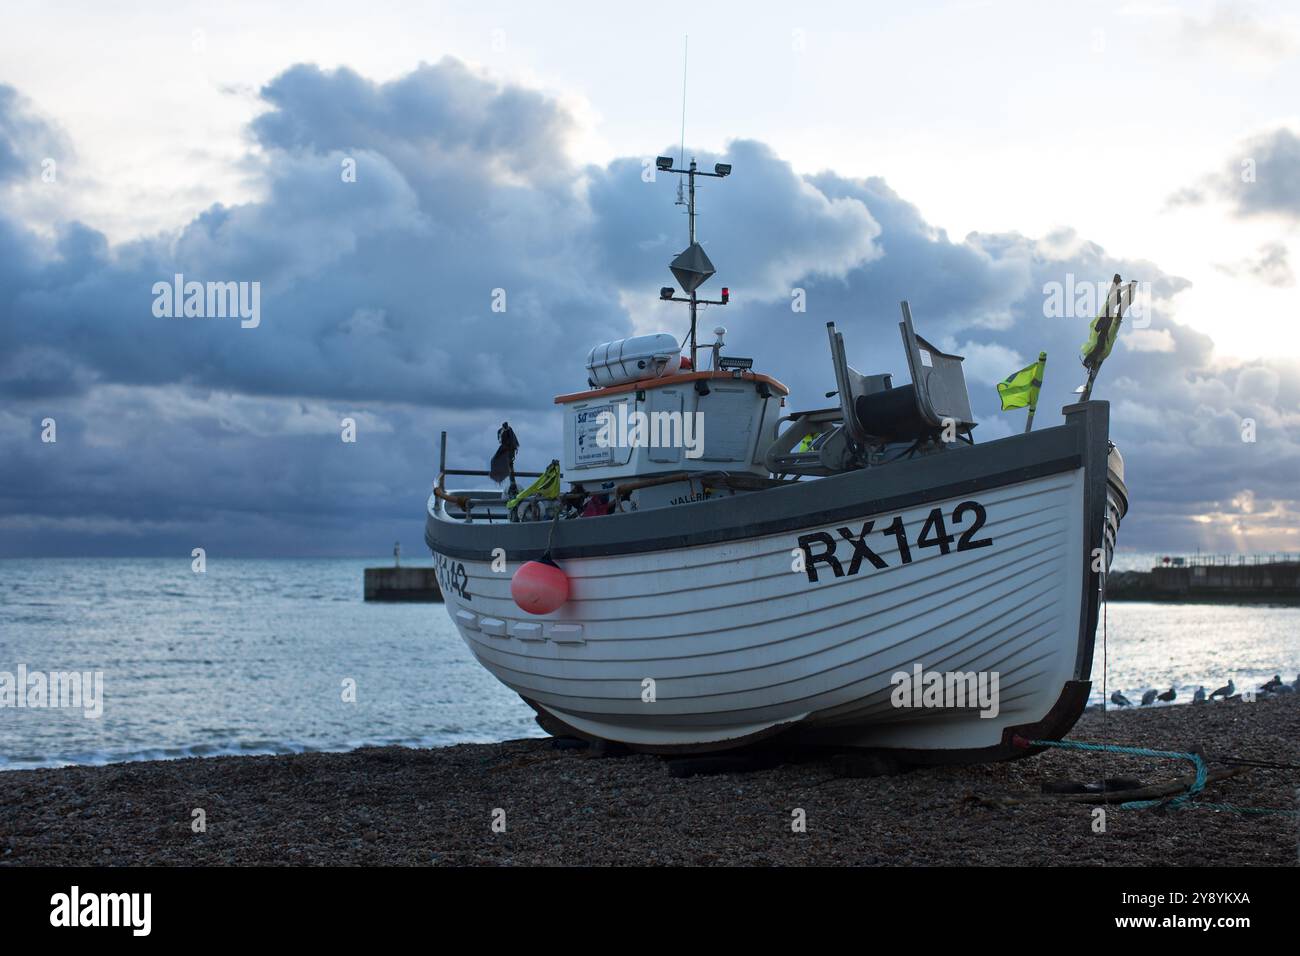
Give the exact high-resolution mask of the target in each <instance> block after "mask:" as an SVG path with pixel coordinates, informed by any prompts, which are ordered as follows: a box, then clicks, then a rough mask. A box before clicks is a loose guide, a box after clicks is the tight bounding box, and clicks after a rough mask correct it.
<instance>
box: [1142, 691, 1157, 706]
mask: <svg viewBox="0 0 1300 956" xmlns="http://www.w3.org/2000/svg"><path fill="white" fill-rule="evenodd" d="M1155 702H1156V689H1155V688H1154V687H1153V688H1151V690H1149V691H1147V692H1146V693H1145V694H1143V695H1142V706H1143V707H1150V706H1151V705H1152V704H1154V703H1155Z"/></svg>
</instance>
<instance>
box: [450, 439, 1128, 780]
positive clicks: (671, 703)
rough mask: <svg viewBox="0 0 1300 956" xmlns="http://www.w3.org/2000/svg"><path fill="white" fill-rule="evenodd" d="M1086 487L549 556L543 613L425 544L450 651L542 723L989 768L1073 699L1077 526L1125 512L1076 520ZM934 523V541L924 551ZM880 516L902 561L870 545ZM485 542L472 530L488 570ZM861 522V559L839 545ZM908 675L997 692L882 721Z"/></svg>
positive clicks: (1077, 471) (687, 744) (1022, 485)
mask: <svg viewBox="0 0 1300 956" xmlns="http://www.w3.org/2000/svg"><path fill="white" fill-rule="evenodd" d="M1102 474H1103V480H1104V469H1103V472H1102ZM1088 487H1089V481H1088V469H1087V468H1086V467H1085V466H1084V464H1083V463H1080V465H1079V466H1078V467H1073V468H1068V469H1065V470H1060V471H1057V472H1055V473H1051V474H1045V475H1041V476H1039V477H1033V478H1030V479H1027V480H1022V481H1012V482H1009V483H1004V484H1001V485H998V486H996V487H985V488H981V489H979V490H976V491H973V492H970V493H959V494H947V495H945V496H943V497H936V498H933V499H927V500H922V501H917V502H914V503H913V504H912V505H910V506H908V507H903V508H900V509H894V510H883V511H879V512H875V513H871V512H867V513H864V514H863V515H861V516H855V517H852V518H849V519H841V520H832V521H821V522H818V523H812V524H809V525H807V526H806V527H803V528H793V529H790V530H781V531H778V532H775V533H769V534H760V535H756V536H753V537H744V538H739V539H735V540H727V541H721V542H717V543H704V544H699V545H695V546H689V547H682V548H669V549H659V550H647V551H640V552H634V553H623V554H610V555H601V556H590V557H584V556H571V557H564V556H563V554H562V550H561V549H560V548H557V549H556V558H557V560H558V561H559V563H560V565H561V567H562V568H563V570H564V573H565V574H566V575H567V576H568V578H569V582H570V597H569V600H568V601H567V603H566V604H565V605H564V606H563V607H561V608H560V609H559V610H558V611H555V612H554V613H552V614H548V615H545V616H542V617H534V616H532V615H529V614H527V613H525V612H523V611H521V610H520V609H519V608H518V607H517V606H516V605H515V603H514V601H513V600H512V599H511V596H510V579H511V575H512V574H513V572H514V571H515V569H516V567H517V563H516V562H515V561H513V560H511V556H510V554H509V548H507V549H506V552H507V553H506V555H505V559H506V560H505V564H504V567H501V563H500V561H498V562H497V564H498V567H500V568H501V569H500V570H496V571H494V570H493V564H492V562H491V561H490V560H475V559H473V558H472V557H469V558H467V557H466V556H465V555H464V554H461V555H456V554H446V553H442V552H440V551H438V550H437V547H436V544H437V542H436V541H433V540H431V542H430V543H431V546H434V553H435V560H436V562H437V565H438V567H439V570H440V575H441V576H442V577H443V591H444V596H445V599H446V606H447V610H448V612H449V614H450V615H451V618H452V620H453V621H454V622H455V623H456V626H457V628H458V629H459V631H460V634H461V636H462V638H463V639H464V640H465V642H466V644H467V645H468V646H469V648H470V650H471V651H472V652H473V654H474V656H475V657H476V658H477V659H478V660H479V661H480V662H481V663H482V664H483V666H484V667H486V668H487V669H488V670H489V671H491V672H492V674H493V675H494V676H496V677H497V679H498V680H500V681H501V682H502V683H504V684H505V685H506V686H508V687H510V688H511V689H512V690H514V691H515V692H516V693H518V694H519V695H520V696H521V697H522V698H524V699H525V700H526V701H528V702H529V703H530V704H531V705H532V706H534V707H535V708H536V709H537V710H538V711H539V715H540V719H541V722H542V723H543V726H545V727H548V728H549V729H553V730H556V731H557V732H566V733H576V734H578V735H581V736H586V737H591V738H598V739H603V740H611V741H618V742H621V743H624V744H627V745H629V746H632V747H634V748H640V749H646V750H652V751H672V750H716V749H723V748H727V747H733V746H738V745H741V744H744V743H748V742H750V741H753V740H755V739H758V738H761V737H764V736H768V735H771V734H774V733H777V732H786V733H788V734H790V735H791V736H792V737H794V738H797V739H799V740H802V741H807V742H813V743H826V744H834V745H839V746H852V747H870V748H888V749H891V750H897V751H903V752H909V753H911V754H912V755H913V756H917V757H918V758H920V759H939V760H942V759H945V757H950V758H952V759H988V758H990V757H997V756H1011V755H1013V754H1011V753H1009V751H1008V741H1009V735H1010V734H1012V733H1014V732H1015V731H1016V729H1017V728H1031V730H1030V731H1029V733H1030V735H1031V736H1032V735H1034V734H1033V730H1032V728H1045V729H1043V730H1042V733H1044V734H1048V733H1053V732H1054V733H1055V735H1056V736H1059V735H1060V734H1061V733H1064V730H1068V727H1069V726H1070V725H1072V724H1073V722H1074V719H1075V718H1077V715H1078V712H1079V711H1081V710H1082V706H1083V701H1084V700H1086V695H1087V690H1088V686H1089V685H1088V683H1087V677H1088V673H1087V671H1088V668H1089V667H1090V666H1091V649H1092V633H1091V630H1090V628H1091V627H1092V626H1093V624H1092V622H1095V595H1089V594H1088V593H1087V591H1088V589H1089V588H1094V589H1095V584H1096V582H1097V581H1098V577H1097V576H1096V575H1094V574H1090V569H1089V567H1088V565H1089V563H1090V562H1091V561H1093V560H1095V558H1094V554H1093V552H1094V551H1095V550H1096V549H1097V546H1099V545H1102V543H1103V542H1104V545H1105V550H1107V551H1108V550H1109V547H1110V545H1111V543H1112V542H1113V535H1114V528H1108V529H1106V530H1105V531H1103V528H1102V527H1094V528H1090V527H1088V525H1089V522H1088V521H1087V520H1085V516H1086V515H1088V514H1092V515H1095V516H1096V517H1097V518H1098V519H1099V520H1098V524H1101V523H1102V521H1101V520H1100V519H1101V518H1102V516H1103V515H1104V516H1105V522H1104V523H1105V524H1107V525H1109V524H1111V523H1112V522H1113V524H1114V526H1115V527H1116V528H1117V526H1118V521H1119V517H1120V516H1122V513H1123V509H1122V507H1119V506H1117V505H1116V503H1115V501H1114V497H1113V495H1109V496H1108V499H1109V501H1108V504H1107V505H1106V506H1105V507H1103V506H1100V505H1090V504H1089V501H1088V498H1089V494H1088ZM1093 487H1094V488H1095V487H1096V485H1095V484H1094V486H1093ZM763 494H767V493H763ZM964 502H974V503H975V506H971V505H966V506H965V507H964V508H963V503H964ZM694 507H701V506H699V505H686V506H683V508H684V509H689V508H694ZM1123 507H1126V502H1125V503H1124V505H1123ZM935 509H938V510H939V512H940V513H941V514H942V515H943V517H944V520H945V524H946V526H947V530H948V533H949V534H950V535H951V536H952V537H951V540H950V541H949V542H947V546H946V547H942V546H939V545H935V544H930V545H929V546H925V545H922V544H920V543H919V539H920V538H921V537H922V529H923V527H924V526H925V525H926V523H927V519H928V517H929V516H930V515H931V514H932V513H933V512H934V510H935ZM678 510H681V509H678ZM979 510H982V512H983V515H984V520H983V522H982V526H981V527H979V528H978V529H977V530H975V529H974V525H975V523H976V515H977V511H979ZM897 519H901V523H902V528H903V529H904V531H903V534H904V542H905V547H906V551H907V554H906V557H907V558H908V559H909V560H904V558H905V555H904V543H901V542H900V541H899V539H898V537H897V534H896V533H889V532H888V531H886V530H885V529H887V528H889V527H896V525H894V522H895V521H896V520H897ZM579 520H581V519H579ZM597 520H604V519H597ZM494 527H495V528H496V529H501V528H502V526H501V525H496V526H493V525H481V526H479V533H480V534H482V535H483V536H484V539H483V540H484V551H485V555H484V556H485V557H486V552H487V551H488V550H489V549H490V548H491V539H492V536H493V534H494V531H493V528H494ZM864 528H865V529H867V530H866V534H864V535H862V538H861V540H862V542H863V543H864V544H865V545H867V547H868V548H869V551H870V553H871V555H874V558H872V557H870V556H869V555H867V554H865V553H860V552H859V550H858V548H856V547H855V546H854V544H853V543H852V541H851V540H850V539H852V538H856V537H857V536H858V535H859V534H860V533H861V532H862V531H863V529H864ZM934 530H935V529H933V528H932V529H931V535H930V539H931V540H933V539H934V537H935V534H934ZM968 531H969V533H966V532H968ZM495 533H497V534H500V533H501V532H500V530H498V531H497V532H495ZM823 536H824V537H823ZM984 541H987V542H988V543H987V544H983V543H982V542H984ZM827 542H834V543H835V544H836V549H835V551H834V553H833V555H829V556H827V554H826V553H827V550H828V545H827ZM963 545H965V546H963ZM855 555H856V560H855ZM1108 557H1109V555H1108V554H1107V555H1106V558H1107V559H1108ZM831 558H833V560H831ZM876 562H879V563H880V564H882V565H883V566H882V567H878V566H876ZM810 568H811V570H810ZM837 572H838V573H837ZM1090 609H1091V614H1090ZM1085 657H1086V658H1087V659H1086V660H1083V658H1085ZM916 665H920V667H921V669H922V670H923V671H925V672H937V673H951V672H962V673H971V672H974V673H978V674H983V675H986V677H990V678H992V677H995V678H996V691H997V694H996V707H989V706H983V707H980V706H975V705H974V702H973V701H966V702H965V706H957V705H955V704H954V703H953V702H951V701H941V702H939V703H938V704H937V705H934V706H923V707H914V706H898V703H899V694H896V693H895V688H896V687H897V685H898V684H899V680H898V678H897V677H896V675H900V674H914V673H915V671H914V668H915V667H916ZM990 711H995V712H994V713H990ZM1053 715H1055V716H1053ZM1049 725H1050V726H1049ZM1059 726H1063V728H1064V729H1059Z"/></svg>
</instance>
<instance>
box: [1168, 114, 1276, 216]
mask: <svg viewBox="0 0 1300 956" xmlns="http://www.w3.org/2000/svg"><path fill="white" fill-rule="evenodd" d="M1210 197H1217V198H1220V199H1224V200H1226V201H1227V202H1228V203H1230V204H1231V206H1232V208H1233V211H1234V212H1235V213H1236V214H1237V215H1238V216H1242V217H1247V216H1262V215H1275V216H1283V217H1286V218H1290V219H1300V136H1297V135H1296V133H1294V132H1293V131H1292V130H1290V129H1288V128H1286V127H1285V126H1283V127H1279V128H1278V129H1275V130H1269V131H1267V132H1263V133H1259V134H1257V135H1255V136H1252V137H1250V138H1248V139H1246V140H1244V141H1242V142H1241V143H1240V144H1238V146H1237V147H1236V149H1235V150H1234V151H1233V155H1232V156H1231V157H1230V158H1229V159H1228V160H1227V161H1226V162H1225V163H1224V165H1223V167H1222V168H1221V169H1220V171H1219V172H1216V173H1213V174H1211V175H1209V176H1207V177H1205V179H1204V180H1203V181H1202V182H1201V183H1199V184H1198V185H1195V186H1188V187H1185V188H1183V189H1180V190H1178V191H1177V192H1175V193H1174V194H1173V195H1172V196H1170V197H1169V204H1170V205H1171V206H1180V205H1199V204H1201V203H1204V202H1205V201H1206V200H1207V199H1209V198H1210Z"/></svg>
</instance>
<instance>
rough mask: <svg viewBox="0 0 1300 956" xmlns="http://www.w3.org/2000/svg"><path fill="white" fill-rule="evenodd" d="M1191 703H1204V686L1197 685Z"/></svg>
mask: <svg viewBox="0 0 1300 956" xmlns="http://www.w3.org/2000/svg"><path fill="white" fill-rule="evenodd" d="M1192 703H1193V704H1203V703H1205V688H1204V687H1197V688H1196V693H1195V694H1193V695H1192Z"/></svg>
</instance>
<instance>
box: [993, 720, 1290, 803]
mask: <svg viewBox="0 0 1300 956" xmlns="http://www.w3.org/2000/svg"><path fill="white" fill-rule="evenodd" d="M1017 740H1020V741H1023V742H1024V745H1025V746H1028V747H1056V748H1058V749H1060V750H1088V751H1093V752H1095V753H1113V754H1130V755H1132V756H1134V757H1163V758H1166V759H1169V760H1190V761H1191V762H1192V764H1193V765H1194V766H1195V767H1196V776H1195V777H1194V778H1193V780H1192V783H1191V786H1189V787H1188V788H1187V790H1186V791H1184V792H1183V793H1180V794H1178V795H1177V796H1175V797H1171V798H1166V799H1160V800H1129V801H1127V802H1125V803H1121V804H1119V808H1120V809H1121V810H1146V809H1149V808H1150V807H1159V806H1164V807H1171V808H1176V807H1200V808H1202V809H1205V810H1218V811H1223V812H1229V813H1244V814H1266V813H1281V814H1285V815H1288V816H1296V815H1300V810H1287V809H1284V808H1281V807H1237V806H1234V805H1232V804H1231V803H1197V802H1193V801H1192V797H1193V796H1195V795H1196V794H1198V793H1200V792H1201V791H1202V790H1204V789H1205V781H1206V778H1207V777H1208V776H1209V768H1208V767H1207V766H1206V765H1205V761H1204V760H1202V759H1201V757H1200V755H1198V754H1194V753H1183V752H1181V751H1177V750H1149V749H1147V748H1146V747H1120V746H1117V745H1115V744H1085V743H1082V742H1080V741H1077V740H1024V738H1023V737H1021V738H1017Z"/></svg>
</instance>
